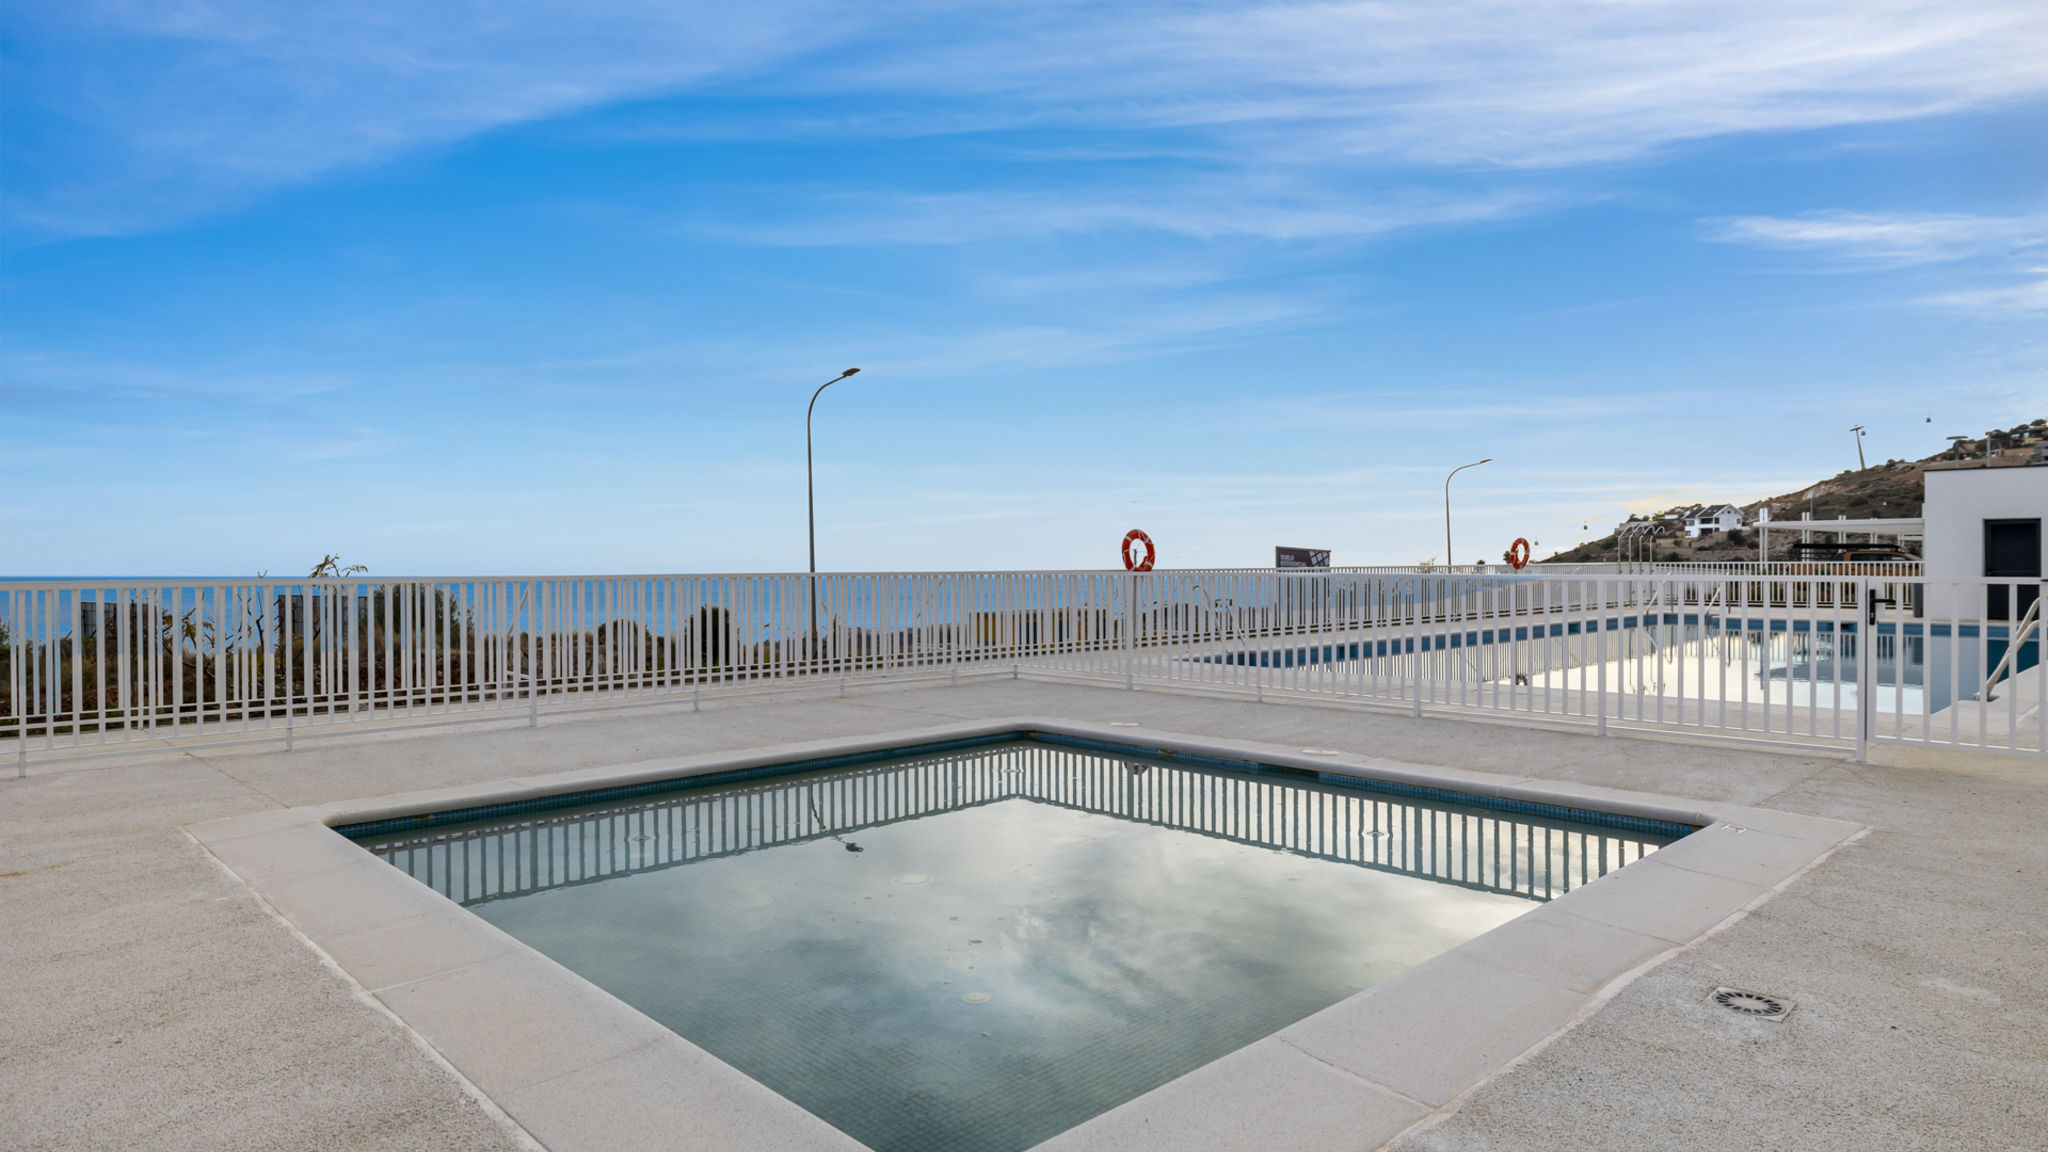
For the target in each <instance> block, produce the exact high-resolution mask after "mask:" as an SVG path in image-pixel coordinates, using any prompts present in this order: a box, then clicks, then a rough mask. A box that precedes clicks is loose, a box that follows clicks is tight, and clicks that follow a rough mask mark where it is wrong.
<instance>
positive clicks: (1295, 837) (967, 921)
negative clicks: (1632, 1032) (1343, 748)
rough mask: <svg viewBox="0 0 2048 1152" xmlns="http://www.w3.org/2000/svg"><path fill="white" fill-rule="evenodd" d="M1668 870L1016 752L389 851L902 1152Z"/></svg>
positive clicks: (1531, 830) (1252, 1032)
mask: <svg viewBox="0 0 2048 1152" xmlns="http://www.w3.org/2000/svg"><path fill="white" fill-rule="evenodd" d="M855 833H858V849H856V842H855V841H854V840H852V839H850V838H849V837H850V836H851V835H852V834H855ZM1666 842H1667V838H1664V837H1655V836H1645V835H1641V834H1636V833H1617V832H1614V831H1610V830H1606V829H1600V828H1592V827H1587V826H1584V825H1574V824H1565V823H1559V822H1548V821H1540V820H1533V821H1532V820H1527V819H1516V818H1513V817H1511V816H1510V815H1508V814H1505V813H1500V812H1495V811H1488V810H1482V809H1475V808H1465V807H1459V806H1453V805H1430V804H1424V803H1416V802H1410V801H1407V800H1405V799H1401V798H1393V797H1388V796H1386V795H1383V794H1377V793H1371V792H1365V791H1361V790H1358V789H1355V788H1349V787H1342V786H1331V785H1325V784H1319V783H1316V782H1315V781H1313V780H1310V779H1296V778H1291V777H1281V776H1251V775H1242V774H1236V773H1224V772H1211V771H1206V770H1201V769H1192V768H1188V767H1184V766H1176V765H1171V764H1143V763H1140V762H1134V761H1132V760H1129V759H1127V758H1122V757H1108V756H1099V755H1095V754H1091V753H1084V752H1075V751H1069V750H1064V749H1057V748H1052V747H1047V746H1044V745H1038V744H1029V743H1019V744H1014V745H1004V746H999V747H994V748H988V749H978V750H974V751H970V752H963V753H956V754H949V755H943V756H928V757H920V758H916V759H909V760H901V761H893V762H886V763H882V764H877V765H873V766H869V767H865V768H861V769H856V770H845V771H839V772H833V773H821V774H813V775H806V776H797V777H782V778H777V779H772V780H768V781H763V782H758V783H750V784H746V785H741V786H732V787H721V788H715V789H700V790H695V791H684V792H676V793H671V794H667V795H664V796H661V797H657V798H652V799H643V800H635V801H632V802H628V803H621V804H617V805H612V806H605V807H594V808H587V809H579V810H572V811H556V812H551V813H546V814H542V815H536V816H533V817H529V818H525V819H515V820H507V821H502V822H498V823H495V824H491V825H489V826H485V827H471V828H467V829H449V830H445V831H439V832H437V833H435V834H429V835H420V834H405V835H394V836H387V837H381V838H374V839H370V840H367V841H366V846H368V847H370V848H371V850H372V851H374V852H376V853H377V854H379V855H381V856H383V857H384V858H385V859H387V860H389V861H391V862H392V863H393V864H395V865H397V866H398V867H400V868H403V869H405V870H406V871H407V872H409V873H411V874H412V875H414V876H416V877H418V878H419V879H420V880H422V881H424V882H426V883H428V884H430V885H431V886H433V887H435V888H436V889H438V890H440V891H441V892H443V893H446V894H448V895H449V896H451V897H453V898H455V899H457V900H459V901H461V902H462V903H464V904H466V905H468V906H470V907H472V908H473V909H475V910H476V911H477V912H478V913H479V914H480V915H483V916H485V917H486V918H487V919H490V920H491V921H492V922H494V923H496V924H498V925H499V926H500V927H502V928H504V929H505V930H507V931H508V932H511V933H512V934H513V935H515V936H517V937H519V938H520V939H522V940H524V941H526V942H527V943H528V944H530V945H532V946H533V947H535V948H537V949H539V950H540V951H542V952H545V953H547V954H548V955H550V956H552V957H554V958H555V959H556V960H559V961H561V962H562V963H563V964H565V965H567V966H568V967H570V968H572V969H574V970H576V971H578V972H579V973H581V974H583V975H584V976H585V977H587V978H589V979H590V980H592V981H593V982H595V983H596V984H598V985H599V986H601V987H604V988H606V989H607V990H609V991H611V992H612V993H613V994H615V995H617V996H619V997H620V998H621V999H623V1000H625V1001H626V1002H628V1003H630V1004H632V1005H633V1006H635V1007H636V1008H639V1009H640V1010H641V1011H643V1012H646V1013H647V1014H648V1015H650V1016H652V1017H654V1018H655V1019H657V1020H660V1021H662V1022H663V1023H664V1024H667V1025H668V1026H669V1027H671V1028H673V1029H674V1030H675V1031H676V1032H678V1033H679V1034H681V1035H683V1036H684V1037H686V1038H688V1039H690V1040H692V1041H693V1042H695V1043H697V1044H699V1045H701V1046H703V1047H705V1048H707V1049H709V1050H710V1051H712V1052H714V1053H716V1054H717V1055H718V1056H720V1057H721V1058H722V1059H724V1060H726V1061H727V1062H729V1063H731V1064H733V1065H735V1066H736V1067H738V1068H739V1069H740V1070H742V1071H744V1072H746V1073H747V1074H749V1075H751V1076H753V1077H754V1078H756V1079H758V1080H760V1081H762V1082H763V1083H765V1084H767V1085H768V1086H769V1087H771V1088H774V1089H775V1090H776V1091H778V1092H781V1093H782V1094H783V1095H785V1096H788V1097H789V1098H790V1099H792V1100H795V1101H796V1102H797V1103H799V1104H801V1105H803V1106H804V1107H806V1108H808V1109H810V1110H811V1111H812V1112H814V1113H816V1114H817V1115H819V1116H821V1117H823V1118H824V1119H826V1120H827V1121H829V1122H830V1123H832V1124H834V1125H836V1126H838V1127H839V1128H841V1129H842V1130H844V1131H846V1132H847V1133H848V1134H850V1135H852V1136H854V1137H855V1138H856V1139H859V1140H861V1141H863V1142H864V1143H866V1144H868V1145H869V1146H870V1147H872V1148H875V1149H878V1150H880V1152H899V1150H901V1152H910V1150H922V1149H949V1150H950V1149H958V1150H963V1152H976V1150H983V1152H1009V1150H1014V1149H1022V1148H1027V1147H1029V1146H1030V1145H1032V1144H1035V1143H1037V1142H1038V1141H1040V1140H1043V1139H1046V1138H1047V1137H1050V1136H1052V1135H1054V1134H1056V1133H1058V1132H1060V1131H1063V1130H1065V1129H1066V1128H1068V1127H1071V1126H1072V1125H1074V1124H1077V1123H1079V1122H1081V1121H1082V1120H1085V1119H1087V1118H1088V1117H1090V1116H1092V1115H1095V1114H1097V1113H1099V1112H1102V1111H1105V1110H1107V1109H1108V1108H1112V1107H1114V1106H1116V1105H1117V1104H1119V1103H1122V1102H1123V1101H1125V1100H1128V1099H1130V1098H1132V1097H1134V1096H1136V1095H1138V1094H1140V1093H1142V1092H1145V1091H1147V1090H1149V1089H1151V1088H1153V1087H1156V1086H1157V1085H1159V1084H1162V1083H1165V1082H1166V1081H1167V1080H1170V1079H1172V1078H1174V1077H1175V1076H1178V1075H1180V1074H1182V1073H1184V1072H1187V1071H1190V1070H1192V1069H1194V1068H1196V1067H1199V1066H1200V1065H1202V1064H1205V1063H1207V1062H1209V1061H1210V1060H1213V1059H1215V1058H1217V1057H1219V1056H1221V1055H1224V1054H1225V1053H1227V1052H1229V1051H1232V1050H1233V1049H1235V1048H1238V1047H1241V1046H1242V1045H1244V1044H1247V1043H1250V1042H1251V1041H1253V1040H1256V1039H1258V1038H1260V1037H1263V1036H1265V1035H1268V1034H1270V1033H1272V1032H1273V1031H1275V1030H1277V1029H1279V1028H1283V1027H1285V1026H1287V1025H1288V1024H1291V1023H1293V1022H1295V1021H1296V1020H1299V1019H1301V1018H1302V1017H1304V1016H1307V1015H1309V1014H1311V1013H1313V1012H1315V1011H1317V1010H1319V1009H1321V1008H1324V1007H1327V1006H1328V1005H1330V1004H1332V1003H1335V1002H1336V1001H1338V1000H1340V999H1343V998H1344V997H1346V996H1349V995H1351V994H1352V993H1355V992H1357V991H1359V990H1361V989H1363V988H1366V987H1369V986H1371V985H1372V984H1375V983H1377V982H1379V981H1381V980H1384V979H1386V978H1387V977H1389V976H1391V975H1393V974H1395V973H1397V972H1399V971H1401V970H1403V969H1405V968H1408V967H1410V966H1412V965H1414V964H1416V963H1419V962H1420V961H1422V960H1425V959H1427V958H1428V957H1430V956H1433V955H1435V954H1437V953H1438V952H1441V951H1443V950H1445V949H1447V948H1450V947H1453V946H1455V945H1456V944H1458V943H1460V942H1462V941H1464V940H1466V939H1469V938H1471V937H1472V936H1475V935H1478V934H1479V933H1481V932H1484V931H1486V930H1487V929H1488V928H1491V927H1494V926H1495V925H1497V924H1500V923H1502V922H1503V921H1506V920H1508V919H1512V918H1513V917H1514V916H1516V915H1519V914H1520V913H1521V912H1522V911H1524V910H1526V909H1527V908H1529V907H1531V906H1533V902H1534V901H1539V900H1544V899H1548V898H1550V897H1552V896H1555V895H1558V894H1561V893H1563V892H1565V891H1568V890H1569V889H1571V888H1573V887H1576V886H1577V885H1580V884H1584V883H1586V882H1588V881H1589V880H1591V879H1594V878H1597V877H1599V876H1600V875H1603V874H1605V873H1606V872H1609V871H1612V870H1614V869H1615V868H1619V867H1621V866H1622V865H1624V864H1626V863H1628V862H1630V861H1632V860H1635V859H1639V858H1640V857H1641V856H1643V855H1644V854H1646V853H1648V852H1652V851H1654V850H1655V849H1656V848H1657V846H1658V845H1660V844H1662V843H1666ZM856 850H858V854H857V855H856V854H852V853H853V852H855V851H856Z"/></svg>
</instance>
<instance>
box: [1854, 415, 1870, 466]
mask: <svg viewBox="0 0 2048 1152" xmlns="http://www.w3.org/2000/svg"><path fill="white" fill-rule="evenodd" d="M1849 431H1851V432H1854V433H1855V434H1856V470H1857V471H1858V472H1863V471H1867V470H1868V469H1869V468H1870V465H1868V464H1865V463H1864V462H1863V425H1861V424H1858V425H1857V426H1855V427H1854V428H1851V429H1849Z"/></svg>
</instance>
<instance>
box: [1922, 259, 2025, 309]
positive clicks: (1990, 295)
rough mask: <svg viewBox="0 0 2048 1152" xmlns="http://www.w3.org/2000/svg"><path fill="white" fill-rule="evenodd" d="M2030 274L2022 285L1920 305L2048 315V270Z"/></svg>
mask: <svg viewBox="0 0 2048 1152" xmlns="http://www.w3.org/2000/svg"><path fill="white" fill-rule="evenodd" d="M2029 275H2030V276H2031V277H2032V279H2029V280H2026V281H2024V282H2022V283H2018V284H2004V285H1999V286H1996V287H1990V288H1973V289H1968V290H1965V291H1960V292H1943V293H1939V294H1937V295H1933V296H1927V297H1923V298H1922V299H1921V300H1920V303H1922V304H1928V305H1932V306H1934V307H1937V308H1957V309H1962V310H1964V311H1968V312H2048V268H2033V269H2029Z"/></svg>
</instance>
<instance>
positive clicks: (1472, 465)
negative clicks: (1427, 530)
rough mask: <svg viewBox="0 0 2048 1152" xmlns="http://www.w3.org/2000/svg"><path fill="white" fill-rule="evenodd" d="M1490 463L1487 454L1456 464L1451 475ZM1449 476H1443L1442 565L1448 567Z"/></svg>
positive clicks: (1491, 459) (1449, 525) (1449, 538)
mask: <svg viewBox="0 0 2048 1152" xmlns="http://www.w3.org/2000/svg"><path fill="white" fill-rule="evenodd" d="M1491 463H1493V457H1491V456H1488V457H1487V458H1486V459H1484V460H1474V461H1473V462H1472V463H1470V464H1460V465H1458V466H1457V467H1456V468H1453V469H1451V476H1456V475H1457V474H1458V473H1460V472H1463V471H1464V470H1465V469H1467V468H1477V467H1479V466H1480V465H1481V464H1491ZM1451 476H1446V477H1444V567H1445V568H1449V567H1450V566H1451Z"/></svg>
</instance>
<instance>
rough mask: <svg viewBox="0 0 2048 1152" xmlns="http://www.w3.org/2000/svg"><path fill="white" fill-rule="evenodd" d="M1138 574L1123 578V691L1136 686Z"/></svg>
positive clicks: (1134, 573) (1128, 574) (1130, 574)
mask: <svg viewBox="0 0 2048 1152" xmlns="http://www.w3.org/2000/svg"><path fill="white" fill-rule="evenodd" d="M1137 641H1138V574H1137V573H1136V572H1128V573H1125V577H1124V689H1125V691H1131V690H1134V689H1136V688H1137V686H1138V674H1137V673H1138V670H1137V662H1138V643H1137Z"/></svg>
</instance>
